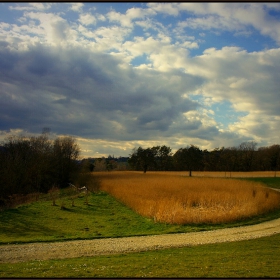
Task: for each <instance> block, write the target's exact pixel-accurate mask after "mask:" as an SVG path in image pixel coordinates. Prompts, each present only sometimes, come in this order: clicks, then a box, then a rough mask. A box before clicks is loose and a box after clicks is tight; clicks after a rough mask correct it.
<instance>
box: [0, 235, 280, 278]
mask: <svg viewBox="0 0 280 280" xmlns="http://www.w3.org/2000/svg"><path fill="white" fill-rule="evenodd" d="M279 251H280V234H277V235H274V236H270V237H263V238H259V239H255V240H247V241H239V242H231V243H222V244H211V245H200V246H194V247H185V248H178V249H165V250H159V251H149V252H142V253H130V254H122V255H110V256H98V257H87V258H85V257H82V258H75V259H64V260H50V261H30V262H24V263H17V264H0V276H1V277H50V278H64V277H67V278H70V277H79V278H81V277H87V278H91V277H101V278H102V277H104V278H105V277H113V278H117V277H118V278H120V277H147V278H148V277H161V278H165V277H186V278H187V277H198V278H206V277H220V278H231V277H236V278H240V277H241V278H259V277H264V278H269V277H274V278H279V277H280V271H279Z"/></svg>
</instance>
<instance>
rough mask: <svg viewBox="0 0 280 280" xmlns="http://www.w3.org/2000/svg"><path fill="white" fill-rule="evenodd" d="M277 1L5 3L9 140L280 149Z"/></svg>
mask: <svg viewBox="0 0 280 280" xmlns="http://www.w3.org/2000/svg"><path fill="white" fill-rule="evenodd" d="M279 44H280V3H276V2H275V3H273V2H271V3H266V2H264V3H258V2H256V3H251V2H250V3H244V2H240V3H227V2H225V3H199V2H198V3H195V2H190V3H187V2H179V3H174V2H169V3H168V2H165V3H160V2H152V3H148V2H145V3H141V2H139V3H137V2H136V3H134V2H124V3H102V2H99V3H94V2H90V3H86V2H85V3H82V2H77V3H65V2H61V3H44V2H42V3H33V2H30V3H28V2H27V3H12V2H10V3H0V94H1V98H0V140H1V141H2V140H4V139H5V138H7V137H8V136H10V135H21V134H33V135H34V134H35V135H36V134H40V133H41V132H42V129H43V128H44V127H49V128H50V129H51V137H57V136H62V135H71V136H74V137H75V138H76V139H77V141H78V143H79V145H80V147H81V152H82V157H97V156H107V155H109V154H110V155H115V156H128V155H129V153H131V151H132V149H133V148H134V147H138V146H142V147H151V146H155V145H167V146H170V147H171V148H172V150H173V152H176V150H177V149H178V148H181V147H185V146H187V145H190V144H193V145H197V146H198V147H200V148H201V149H208V150H212V149H214V148H216V147H222V146H224V147H232V146H237V145H239V144H240V143H242V142H244V141H255V142H257V143H258V147H261V146H270V145H273V144H279V143H280V141H279V140H280V139H279V128H280V106H279V105H280V102H279V100H280V98H279V97H280V93H279V88H280V77H279V73H280V48H279Z"/></svg>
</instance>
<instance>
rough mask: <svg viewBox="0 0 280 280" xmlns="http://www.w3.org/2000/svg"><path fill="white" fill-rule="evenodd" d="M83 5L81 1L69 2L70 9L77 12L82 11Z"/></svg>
mask: <svg viewBox="0 0 280 280" xmlns="http://www.w3.org/2000/svg"><path fill="white" fill-rule="evenodd" d="M83 7H84V4H83V3H71V7H70V10H72V11H74V12H77V13H79V12H82V10H83Z"/></svg>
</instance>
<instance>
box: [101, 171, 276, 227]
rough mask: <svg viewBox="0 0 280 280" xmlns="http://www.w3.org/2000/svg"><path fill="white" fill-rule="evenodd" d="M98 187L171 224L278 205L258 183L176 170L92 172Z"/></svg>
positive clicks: (218, 219) (231, 217)
mask: <svg viewBox="0 0 280 280" xmlns="http://www.w3.org/2000/svg"><path fill="white" fill-rule="evenodd" d="M96 175H97V176H98V177H99V178H100V179H101V188H102V190H104V191H106V192H108V193H110V194H111V195H113V196H114V197H116V198H117V199H118V200H120V201H122V202H123V203H124V204H126V205H127V206H129V207H130V208H132V209H134V210H135V211H136V212H138V213H139V214H140V215H143V216H146V217H149V218H152V219H154V220H155V221H159V222H165V223H172V224H189V223H224V222H233V221H236V220H239V219H241V218H244V217H251V216H254V215H259V214H262V213H265V212H268V211H270V210H272V209H276V208H278V207H280V193H279V192H277V191H274V190H271V189H269V188H266V187H264V186H263V185H262V184H261V183H256V182H250V181H245V180H237V179H225V178H209V177H208V178H197V177H196V178H194V177H192V178H190V177H184V176H182V173H176V172H170V173H169V172H150V173H147V174H142V173H138V172H111V173H101V172H100V173H98V174H96Z"/></svg>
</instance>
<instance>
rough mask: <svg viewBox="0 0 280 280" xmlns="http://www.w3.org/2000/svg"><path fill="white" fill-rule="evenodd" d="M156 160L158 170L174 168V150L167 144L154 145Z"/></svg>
mask: <svg viewBox="0 0 280 280" xmlns="http://www.w3.org/2000/svg"><path fill="white" fill-rule="evenodd" d="M152 149H154V154H155V161H156V170H160V171H167V170H170V169H171V168H172V152H171V151H172V150H171V148H170V147H167V146H165V145H164V146H156V147H153V148H152Z"/></svg>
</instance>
